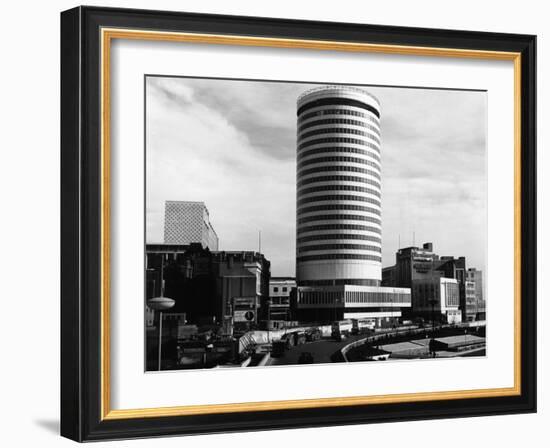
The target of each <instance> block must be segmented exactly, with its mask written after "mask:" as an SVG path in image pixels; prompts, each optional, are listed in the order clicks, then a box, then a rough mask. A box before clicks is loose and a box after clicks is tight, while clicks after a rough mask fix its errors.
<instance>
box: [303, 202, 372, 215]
mask: <svg viewBox="0 0 550 448" xmlns="http://www.w3.org/2000/svg"><path fill="white" fill-rule="evenodd" d="M325 210H352V211H357V212H367V213H372V214H373V215H378V216H380V215H381V212H380V210H378V209H376V208H372V207H365V206H364V205H355V204H325V205H312V206H311V207H298V211H297V213H298V215H303V214H305V213H313V212H322V211H325Z"/></svg>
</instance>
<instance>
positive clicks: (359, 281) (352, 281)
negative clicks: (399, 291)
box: [299, 278, 380, 286]
mask: <svg viewBox="0 0 550 448" xmlns="http://www.w3.org/2000/svg"><path fill="white" fill-rule="evenodd" d="M338 285H357V286H380V280H373V279H369V278H335V279H328V280H301V281H300V284H299V286H338Z"/></svg>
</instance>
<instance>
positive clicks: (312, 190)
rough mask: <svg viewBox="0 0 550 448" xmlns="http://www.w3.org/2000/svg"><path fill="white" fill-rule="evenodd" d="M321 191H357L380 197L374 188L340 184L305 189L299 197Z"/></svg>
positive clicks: (299, 193)
mask: <svg viewBox="0 0 550 448" xmlns="http://www.w3.org/2000/svg"><path fill="white" fill-rule="evenodd" d="M320 191H329V192H335V191H357V192H361V193H367V194H372V195H373V196H377V197H378V198H379V197H380V192H379V191H377V190H373V189H372V188H368V187H360V186H358V185H338V184H330V185H319V186H318V187H309V188H304V189H302V190H298V193H297V195H298V197H301V196H303V195H305V194H310V193H318V192H320ZM312 197H318V196H312ZM378 205H380V201H379V202H378Z"/></svg>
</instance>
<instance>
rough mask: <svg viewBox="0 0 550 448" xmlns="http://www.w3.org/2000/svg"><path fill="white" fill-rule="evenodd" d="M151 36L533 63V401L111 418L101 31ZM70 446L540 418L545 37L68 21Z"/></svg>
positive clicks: (65, 368) (156, 19)
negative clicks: (348, 45)
mask: <svg viewBox="0 0 550 448" xmlns="http://www.w3.org/2000/svg"><path fill="white" fill-rule="evenodd" d="M104 27H109V28H125V29H145V30H159V31H170V32H187V33H193V32H196V33H208V34H221V35H244V36H256V37H266V38H284V39H305V40H318V41H324V40H327V41H339V42H356V43H357V42H359V43H361V42H364V43H374V44H391V45H402V46H417V47H426V48H433V47H437V48H449V49H453V48H460V49H467V50H486V51H502V52H515V53H520V54H521V89H520V93H521V117H520V118H521V154H520V158H521V185H520V186H521V198H520V199H521V210H522V214H521V241H520V249H521V250H520V254H521V260H519V261H520V266H521V291H520V293H521V294H520V295H521V301H520V308H521V310H520V311H521V333H520V335H521V353H520V363H519V367H520V370H521V393H520V394H519V395H516V396H503V397H488V398H470V399H467V398H466V399H454V400H434V401H422V402H407V403H390V404H368V405H353V406H348V405H346V406H334V407H319V408H315V407H313V408H307V409H287V410H266V411H254V412H231V413H215V414H207V415H204V414H203V415H186V416H164V417H154V416H152V417H142V418H121V419H102V403H101V396H102V389H101V388H102V377H101V346H100V339H101V291H102V285H101V247H100V246H101V244H100V238H101V213H102V202H101V184H100V176H101V152H100V132H101V121H100V115H101V110H100V98H101V83H100V78H101V69H100V63H101V61H100V57H101V55H100V53H101V51H100V30H101V28H104ZM60 37H61V323H62V324H61V435H63V436H65V437H68V438H70V439H73V440H76V441H92V440H103V439H121V438H138V437H153V436H162V435H184V434H198V433H214V432H232V431H250V430H268V429H280V428H299V427H314V426H330V425H343V424H364V423H375V422H389V421H402V420H419V419H436V418H455V417H469V416H481V415H498V414H511V413H529V412H536V387H537V378H536V293H537V291H536V270H537V255H536V253H537V247H536V242H537V237H536V230H537V229H536V220H537V211H536V148H535V145H536V143H535V142H536V37H535V36H531V35H518V34H502V33H487V32H473V31H455V30H439V29H422V28H405V27H393V26H379V25H363V24H350V23H331V22H314V21H298V20H281V19H272V18H257V17H239V16H224V15H205V14H191V13H181V12H168V11H145V10H132V9H112V8H100V7H77V8H74V9H71V10H68V11H65V12H63V13H61V36H60Z"/></svg>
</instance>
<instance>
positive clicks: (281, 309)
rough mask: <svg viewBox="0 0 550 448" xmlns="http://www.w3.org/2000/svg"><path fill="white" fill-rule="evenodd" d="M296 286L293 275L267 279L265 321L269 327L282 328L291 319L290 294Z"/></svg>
mask: <svg viewBox="0 0 550 448" xmlns="http://www.w3.org/2000/svg"><path fill="white" fill-rule="evenodd" d="M295 288H296V279H295V278H293V277H271V280H269V306H268V307H267V310H266V311H267V317H266V318H267V322H268V327H269V328H270V329H274V330H275V329H279V328H283V327H284V326H285V324H286V323H287V322H288V321H290V320H291V314H290V296H291V294H292V292H293V290H294V289H295Z"/></svg>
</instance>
